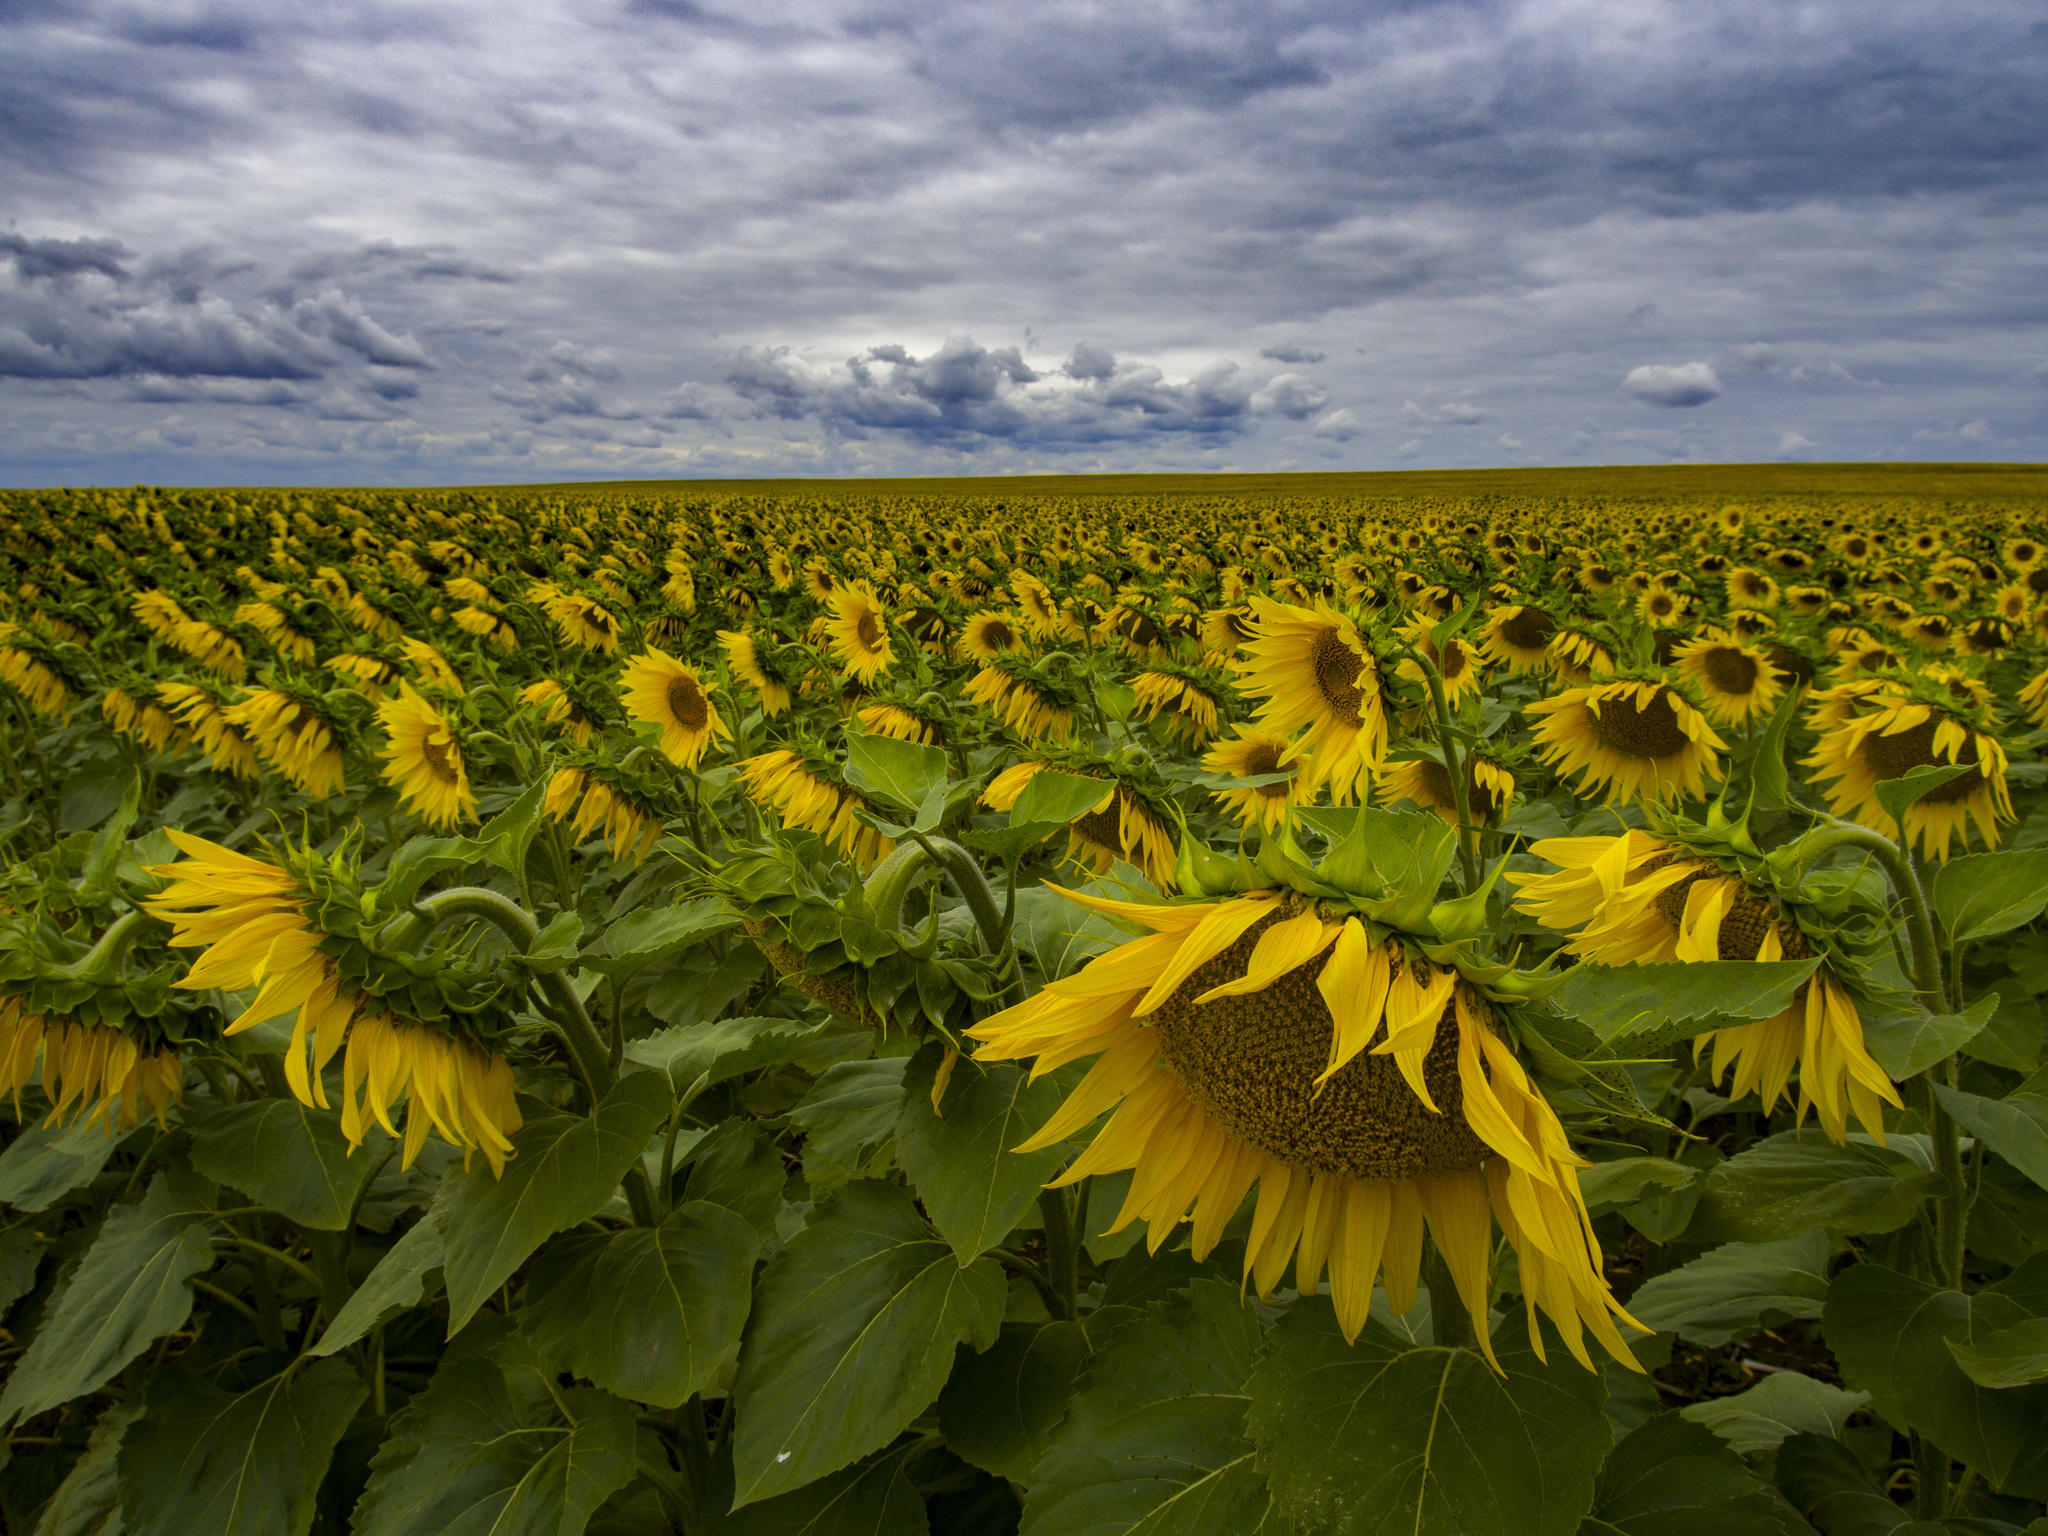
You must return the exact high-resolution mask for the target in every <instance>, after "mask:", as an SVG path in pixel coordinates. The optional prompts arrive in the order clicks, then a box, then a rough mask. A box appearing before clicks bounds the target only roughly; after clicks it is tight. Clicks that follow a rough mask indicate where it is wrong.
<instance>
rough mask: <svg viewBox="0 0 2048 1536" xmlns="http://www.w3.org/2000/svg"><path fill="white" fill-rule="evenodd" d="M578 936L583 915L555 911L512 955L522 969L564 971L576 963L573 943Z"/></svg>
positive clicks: (578, 942)
mask: <svg viewBox="0 0 2048 1536" xmlns="http://www.w3.org/2000/svg"><path fill="white" fill-rule="evenodd" d="M582 940H583V918H582V917H581V916H580V915H579V914H577V913H575V912H557V913H556V914H555V915H554V916H553V917H551V918H549V919H548V925H547V927H545V928H543V929H541V931H540V932H539V933H538V934H536V935H535V936H534V940H533V944H532V946H531V947H530V948H528V949H527V950H526V952H525V953H524V954H521V955H518V956H516V957H514V958H515V959H516V960H517V961H518V963H519V965H520V966H521V967H522V968H523V969H525V970H529V971H537V972H539V973H541V974H542V975H549V974H552V973H553V972H556V971H566V970H567V969H568V968H569V967H570V966H572V965H574V964H576V962H577V959H578V955H577V953H576V946H577V945H578V944H580V943H581V942H582Z"/></svg>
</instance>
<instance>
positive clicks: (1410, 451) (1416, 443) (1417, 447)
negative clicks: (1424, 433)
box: [1395, 437, 1422, 459]
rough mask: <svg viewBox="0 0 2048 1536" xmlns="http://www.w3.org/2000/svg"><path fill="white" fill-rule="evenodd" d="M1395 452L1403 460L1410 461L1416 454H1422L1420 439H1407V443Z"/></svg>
mask: <svg viewBox="0 0 2048 1536" xmlns="http://www.w3.org/2000/svg"><path fill="white" fill-rule="evenodd" d="M1395 451H1396V452H1398V453H1399V454H1400V455H1401V457H1402V458H1404V459H1412V458H1414V457H1415V456H1416V455H1417V454H1419V453H1421V452H1422V439H1421V438H1419V437H1411V438H1409V439H1408V441H1407V442H1405V443H1403V444H1402V445H1401V446H1400V447H1399V448H1398V449H1396V450H1395Z"/></svg>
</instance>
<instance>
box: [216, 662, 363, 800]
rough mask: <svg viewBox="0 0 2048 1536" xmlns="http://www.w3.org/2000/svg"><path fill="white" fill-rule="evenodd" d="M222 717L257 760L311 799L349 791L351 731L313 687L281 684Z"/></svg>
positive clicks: (245, 701) (230, 707)
mask: <svg viewBox="0 0 2048 1536" xmlns="http://www.w3.org/2000/svg"><path fill="white" fill-rule="evenodd" d="M222 714H223V716H224V718H225V719H226V721H227V723H228V724H229V725H232V726H234V727H236V728H237V729H239V730H240V731H242V732H243V734H245V735H246V736H247V737H248V738H249V740H250V742H251V743H253V744H254V746H255V748H256V754H257V756H259V757H261V758H262V759H263V761H264V762H265V763H267V764H269V766H270V767H272V768H274V769H275V770H277V772H278V773H280V774H282V775H283V776H284V777H285V779H286V780H287V781H289V782H290V784H291V785H292V787H293V788H294V789H297V790H300V791H301V792H303V793H304V794H306V795H307V796H308V797H310V798H311V799H314V800H325V799H326V798H327V797H328V796H329V795H332V794H338V793H340V792H341V791H343V790H344V789H346V788H347V785H346V784H345V783H344V782H343V776H344V773H345V770H346V760H345V758H344V756H343V746H344V744H345V743H346V741H347V735H346V732H345V730H344V728H343V726H342V724H341V722H340V721H339V720H336V719H334V718H333V717H331V716H330V715H329V714H328V712H327V707H326V705H325V703H324V702H323V701H322V700H321V699H320V697H319V696H318V695H317V694H314V693H313V692H311V691H310V690H309V689H306V688H303V687H300V686H297V685H295V684H287V683H284V682H279V683H277V684H276V685H274V686H272V687H269V688H259V689H257V690H256V691H255V692H254V693H251V694H250V695H248V696H247V697H246V698H244V699H243V700H242V701H241V702H240V703H238V704H234V705H231V706H229V707H228V708H227V709H226V710H224V711H222Z"/></svg>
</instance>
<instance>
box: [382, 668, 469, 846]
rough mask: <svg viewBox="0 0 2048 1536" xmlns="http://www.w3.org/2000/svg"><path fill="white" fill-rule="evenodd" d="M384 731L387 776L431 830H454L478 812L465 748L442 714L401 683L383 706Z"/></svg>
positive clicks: (385, 770)
mask: <svg viewBox="0 0 2048 1536" xmlns="http://www.w3.org/2000/svg"><path fill="white" fill-rule="evenodd" d="M377 721H378V723H379V724H380V725H382V726H383V727H384V731H385V742H384V752H383V756H384V759H385V762H384V778H385V780H386V781H387V782H388V783H390V784H392V785H394V786H395V787H396V788H397V790H398V796H399V798H400V799H401V800H403V801H404V802H405V803H406V804H407V805H409V806H411V807H412V809H413V810H415V811H416V812H418V813H419V816H420V819H421V820H423V821H425V822H426V823H427V825H428V826H431V827H451V826H453V825H454V824H455V823H456V822H458V821H461V820H462V819H463V818H465V817H473V816H474V815H475V814H476V795H475V793H474V792H473V791H472V790H471V789H470V787H469V771H468V770H467V769H466V768H465V767H464V766H463V762H462V748H461V746H460V745H459V744H458V743H457V742H456V740H455V732H454V731H453V730H451V729H450V728H449V725H448V722H447V721H446V720H445V719H443V718H442V716H441V712H440V711H439V710H437V709H436V708H434V706H433V705H432V704H429V703H428V702H427V701H426V700H425V699H423V698H421V697H420V696H419V695H418V694H416V693H414V692H413V691H412V685H411V684H410V683H404V684H401V685H400V687H399V693H398V697H397V698H395V699H386V700H385V701H384V702H383V703H381V704H379V705H378V706H377Z"/></svg>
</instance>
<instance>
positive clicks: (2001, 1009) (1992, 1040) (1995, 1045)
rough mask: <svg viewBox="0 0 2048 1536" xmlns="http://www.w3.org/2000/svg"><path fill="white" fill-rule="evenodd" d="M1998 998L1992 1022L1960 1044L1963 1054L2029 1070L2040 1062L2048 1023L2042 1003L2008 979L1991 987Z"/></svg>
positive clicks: (2013, 1070)
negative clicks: (2042, 1010)
mask: <svg viewBox="0 0 2048 1536" xmlns="http://www.w3.org/2000/svg"><path fill="white" fill-rule="evenodd" d="M1991 995H1994V996H1996V997H1997V999H1998V1008H1997V1011H1996V1012H1994V1013H1993V1014H1992V1015H1991V1022H1990V1023H1989V1024H1986V1025H1985V1026H1984V1028H1983V1029H1982V1030H1981V1031H1980V1032H1979V1033H1978V1034H1977V1035H1976V1037H1975V1038H1974V1039H1971V1040H1969V1041H1966V1042H1965V1043H1964V1045H1963V1054H1964V1055H1966V1056H1970V1057H1974V1058H1975V1059H1976V1060H1978V1061H1988V1062H1990V1063H1991V1065H1993V1066H1994V1067H2004V1068H2006V1069H2007V1070H2008V1071H2012V1072H2032V1071H2033V1070H2034V1069H2035V1068H2037V1067H2039V1066H2040V1065H2041V1045H2042V1040H2043V1036H2044V1033H2048V1022H2044V1020H2043V1019H2042V1016H2041V1005H2040V1004H2039V1003H2038V1002H2036V1001H2035V1000H2034V999H2033V998H2031V997H2029V996H2028V995H2027V994H2026V993H2025V992H2024V991H2022V990H2021V989H2020V985H2019V983H2018V982H2017V981H2014V980H2012V979H2010V978H2008V979H2007V980H2006V981H2005V982H2004V983H2002V984H2001V985H1999V986H1996V987H1993V988H1992V989H1991Z"/></svg>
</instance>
